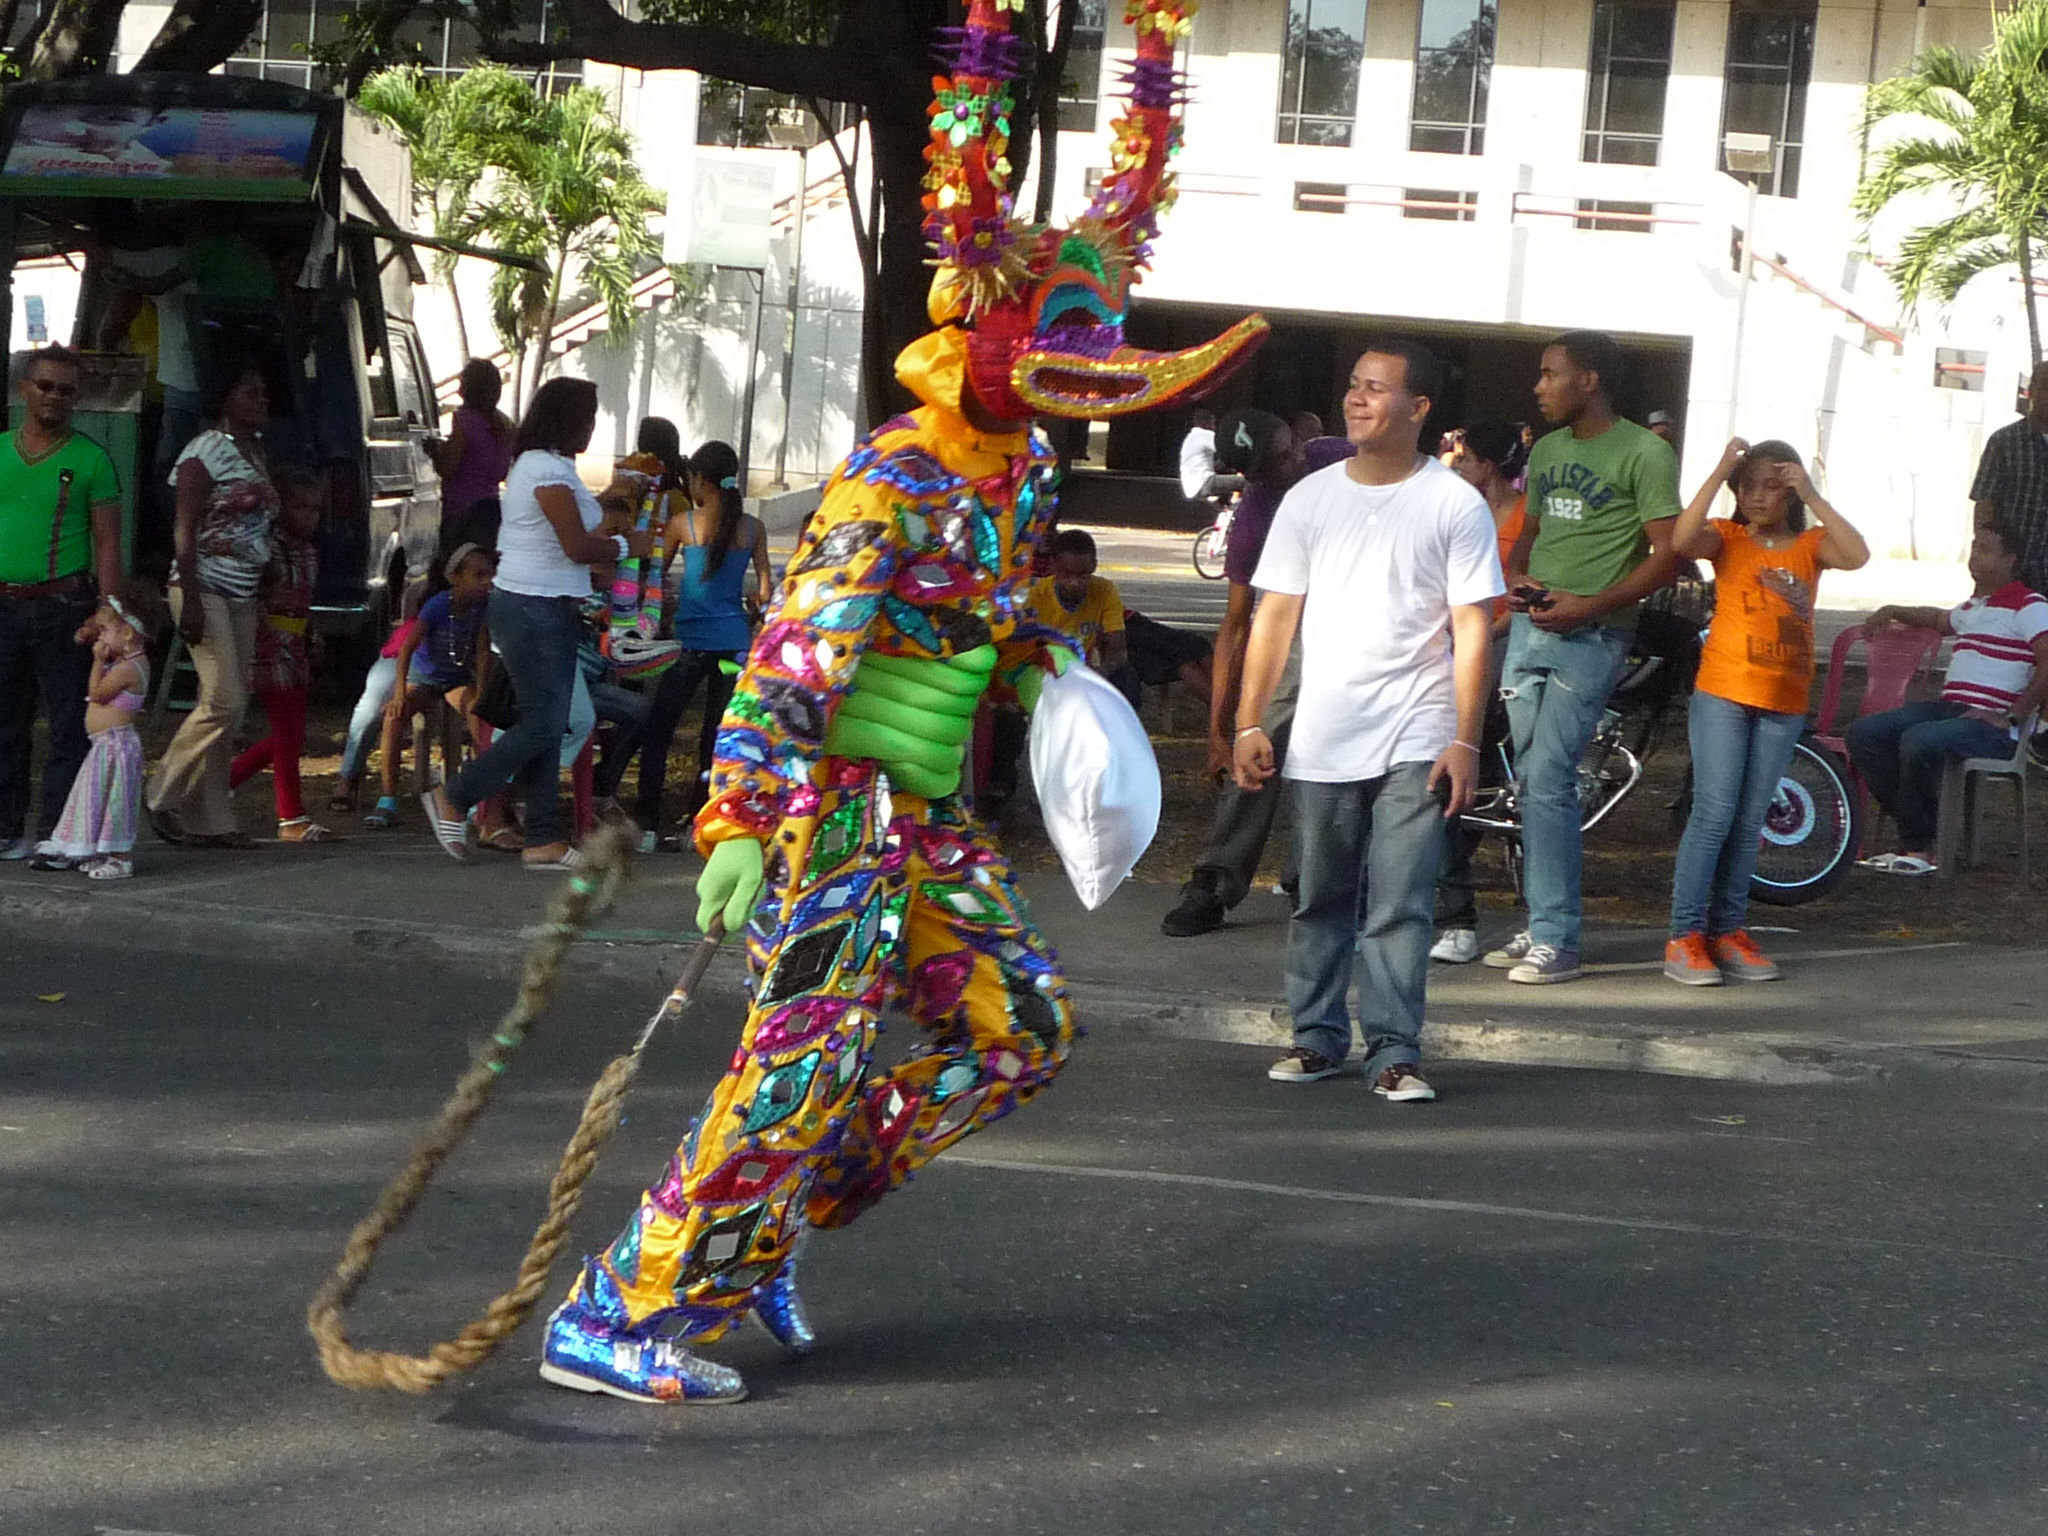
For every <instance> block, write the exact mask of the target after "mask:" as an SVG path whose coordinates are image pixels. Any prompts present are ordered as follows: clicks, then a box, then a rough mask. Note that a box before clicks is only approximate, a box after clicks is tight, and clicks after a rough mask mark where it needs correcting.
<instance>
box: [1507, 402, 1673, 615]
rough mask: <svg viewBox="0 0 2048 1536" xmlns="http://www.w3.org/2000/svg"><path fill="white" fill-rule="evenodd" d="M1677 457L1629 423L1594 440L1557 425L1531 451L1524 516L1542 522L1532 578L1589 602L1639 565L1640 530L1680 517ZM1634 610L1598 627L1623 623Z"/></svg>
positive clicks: (1643, 540)
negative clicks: (1659, 521)
mask: <svg viewBox="0 0 2048 1536" xmlns="http://www.w3.org/2000/svg"><path fill="white" fill-rule="evenodd" d="M1679 511H1680V507H1679V504H1678V458H1677V455H1675V454H1673V453H1672V451H1671V445H1670V444H1669V443H1667V442H1665V441H1664V439H1663V438H1661V437H1659V436H1658V435H1657V434H1656V433H1654V432H1652V431H1650V430H1649V429H1648V428H1647V427H1639V426H1637V425H1636V424H1635V423H1634V422H1632V421H1617V422H1615V424H1614V425H1613V426H1611V427H1609V428H1608V429H1607V430H1606V431H1605V432H1602V433H1601V434H1600V435H1599V436H1598V437H1588V438H1577V437H1573V436H1572V433H1571V428H1569V427H1559V428H1558V429H1557V430H1556V431H1555V432H1549V433H1546V434H1544V435H1543V436H1542V437H1540V438H1538V439H1537V441H1536V446H1535V447H1534V448H1532V449H1530V450H1529V514H1530V516H1532V517H1535V518H1537V519H1539V520H1540V522H1539V526H1538V527H1537V530H1536V542H1535V544H1534V545H1533V546H1532V547H1531V548H1530V550H1529V579H1530V580H1531V581H1534V582H1538V583H1540V584H1541V585H1543V586H1546V587H1551V588H1554V589H1556V590H1557V591H1559V592H1570V593H1572V594H1573V595H1575V596H1578V597H1590V596H1592V595H1593V594H1594V593H1595V592H1604V591H1606V590H1607V588H1609V587H1611V586H1613V585H1614V584H1615V583H1616V582H1617V581H1619V580H1621V578H1622V577H1624V576H1626V575H1627V574H1628V573H1629V572H1630V571H1632V570H1634V569H1635V568H1636V567H1637V566H1638V565H1640V564H1642V561H1643V556H1644V555H1645V554H1646V553H1647V552H1648V550H1649V545H1650V541H1649V539H1648V538H1647V537H1646V536H1645V535H1644V533H1643V524H1645V523H1654V522H1656V521H1658V520H1659V519H1661V518H1667V517H1676V516H1678V514H1679ZM1634 617H1635V610H1634V609H1633V608H1622V609H1617V610H1616V611H1615V612H1613V613H1610V614H1608V615H1607V616H1606V617H1605V619H1604V620H1603V621H1602V622H1604V623H1608V624H1626V623H1629V622H1632V621H1633V619H1634Z"/></svg>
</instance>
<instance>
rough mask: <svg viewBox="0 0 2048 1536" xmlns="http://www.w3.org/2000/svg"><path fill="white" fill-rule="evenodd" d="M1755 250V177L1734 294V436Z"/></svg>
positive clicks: (1730, 399) (1730, 396) (1730, 407)
mask: <svg viewBox="0 0 2048 1536" xmlns="http://www.w3.org/2000/svg"><path fill="white" fill-rule="evenodd" d="M1755 251H1756V178H1755V177H1754V176H1752V177H1751V178H1750V181H1749V212H1747V213H1746V214H1744V215H1743V216H1742V275H1741V277H1740V278H1738V279H1737V282H1738V283H1739V285H1740V286H1739V287H1738V288H1737V289H1736V293H1735V362H1734V365H1733V366H1732V367H1731V368H1730V369H1729V378H1728V435H1729V436H1730V437H1733V436H1734V435H1735V402H1736V400H1737V399H1738V398H1739V397H1740V395H1741V394H1742V332H1743V328H1744V326H1746V325H1747V324H1748V321H1749V274H1750V268H1751V265H1752V263H1753V262H1754V260H1755Z"/></svg>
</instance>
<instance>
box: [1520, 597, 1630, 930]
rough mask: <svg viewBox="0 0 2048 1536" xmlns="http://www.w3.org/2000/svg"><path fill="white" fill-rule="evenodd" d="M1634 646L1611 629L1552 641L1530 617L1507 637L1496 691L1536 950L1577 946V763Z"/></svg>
mask: <svg viewBox="0 0 2048 1536" xmlns="http://www.w3.org/2000/svg"><path fill="white" fill-rule="evenodd" d="M1634 641H1635V635H1634V634H1633V633H1632V632H1631V631H1629V630H1627V629H1617V628H1615V627H1613V626H1611V625H1607V624H1584V625H1581V626H1580V627H1579V628H1577V629H1575V630H1573V631H1571V632H1570V633H1569V634H1563V635H1553V634H1551V633H1550V632H1549V631H1548V630H1542V629H1538V628H1537V627H1536V626H1535V625H1534V624H1532V623H1530V622H1529V616H1528V615H1527V614H1526V613H1518V614H1516V615H1515V617H1514V622H1513V624H1512V625H1511V626H1510V628H1509V630H1508V657H1507V661H1506V662H1505V663H1504V664H1503V665H1502V667H1501V677H1500V687H1501V696H1502V698H1503V699H1504V700H1505V701H1506V703H1507V707H1508V729H1509V732H1510V733H1511V734H1512V735H1513V737H1514V742H1515V777H1516V778H1517V779H1518V780H1520V782H1521V805H1522V852H1523V855H1524V857H1525V862H1524V865H1523V876H1522V892H1523V895H1524V897H1525V898H1526V899H1527V900H1528V903H1529V936H1530V937H1531V938H1532V939H1534V940H1535V941H1536V942H1537V943H1538V944H1549V945H1551V946H1553V947H1554V948H1557V949H1560V950H1570V951H1572V952H1574V953H1576V952H1577V950H1578V947H1579V871H1580V866H1581V858H1582V852H1583V850H1582V848H1581V845H1580V842H1579V822H1580V813H1579V759H1580V758H1581V757H1583V756H1585V753H1586V747H1587V744H1588V743H1590V742H1591V741H1592V739H1593V733H1594V732H1595V731H1596V730H1598V729H1599V728H1600V715H1601V712H1602V711H1603V710H1605V709H1606V708H1607V696H1608V695H1609V694H1610V693H1612V692H1613V691H1614V685H1615V682H1616V681H1617V680H1618V679H1619V678H1620V676H1621V669H1622V667H1623V665H1624V664H1625V663H1626V662H1627V661H1628V652H1629V647H1630V646H1631V645H1632V644H1633V643H1634Z"/></svg>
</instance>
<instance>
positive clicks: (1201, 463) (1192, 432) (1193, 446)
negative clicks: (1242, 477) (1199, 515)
mask: <svg viewBox="0 0 2048 1536" xmlns="http://www.w3.org/2000/svg"><path fill="white" fill-rule="evenodd" d="M1215 473H1216V434H1215V433H1214V432H1212V431H1210V430H1209V429H1208V428H1207V427H1189V428H1188V435H1187V436H1186V437H1184V438H1182V439H1181V440H1180V489H1181V494H1182V495H1183V496H1187V497H1189V498H1191V499H1192V498H1193V497H1196V496H1199V495H1201V493H1202V487H1203V486H1204V485H1206V484H1208V482H1209V477H1210V476H1211V475H1213V474H1215Z"/></svg>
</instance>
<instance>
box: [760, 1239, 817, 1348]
mask: <svg viewBox="0 0 2048 1536" xmlns="http://www.w3.org/2000/svg"><path fill="white" fill-rule="evenodd" d="M810 1240H811V1229H810V1228H808V1227H806V1228H805V1229H804V1235H803V1236H802V1237H799V1238H798V1239H797V1240H796V1246H795V1247H793V1248H791V1249H790V1251H789V1257H788V1258H787V1259H785V1260H784V1261H783V1265H782V1268H781V1270H780V1271H778V1272H777V1274H776V1276H775V1278H774V1279H773V1280H770V1281H769V1282H768V1283H767V1284H766V1285H764V1286H762V1287H761V1294H760V1295H758V1296H756V1297H755V1298H754V1320H755V1321H756V1322H758V1323H759V1324H760V1325H761V1326H762V1327H763V1328H765V1329H767V1330H768V1337H769V1338H771V1339H773V1340H774V1341H775V1342H776V1343H778V1344H780V1345H781V1346H782V1352H783V1353H784V1354H786V1355H788V1356H789V1357H790V1358H791V1359H793V1360H801V1359H803V1357H804V1356H805V1355H808V1354H809V1353H810V1352H811V1351H812V1350H813V1349H816V1348H817V1347H818V1335H817V1334H816V1333H815V1332H813V1331H812V1329H811V1317H810V1314H809V1313H808V1312H806V1311H805V1310H804V1299H803V1297H802V1296H800V1295H798V1294H797V1289H796V1265H797V1260H798V1259H799V1258H801V1257H802V1256H803V1251H804V1247H805V1245H806V1244H807V1243H809V1242H810Z"/></svg>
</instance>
